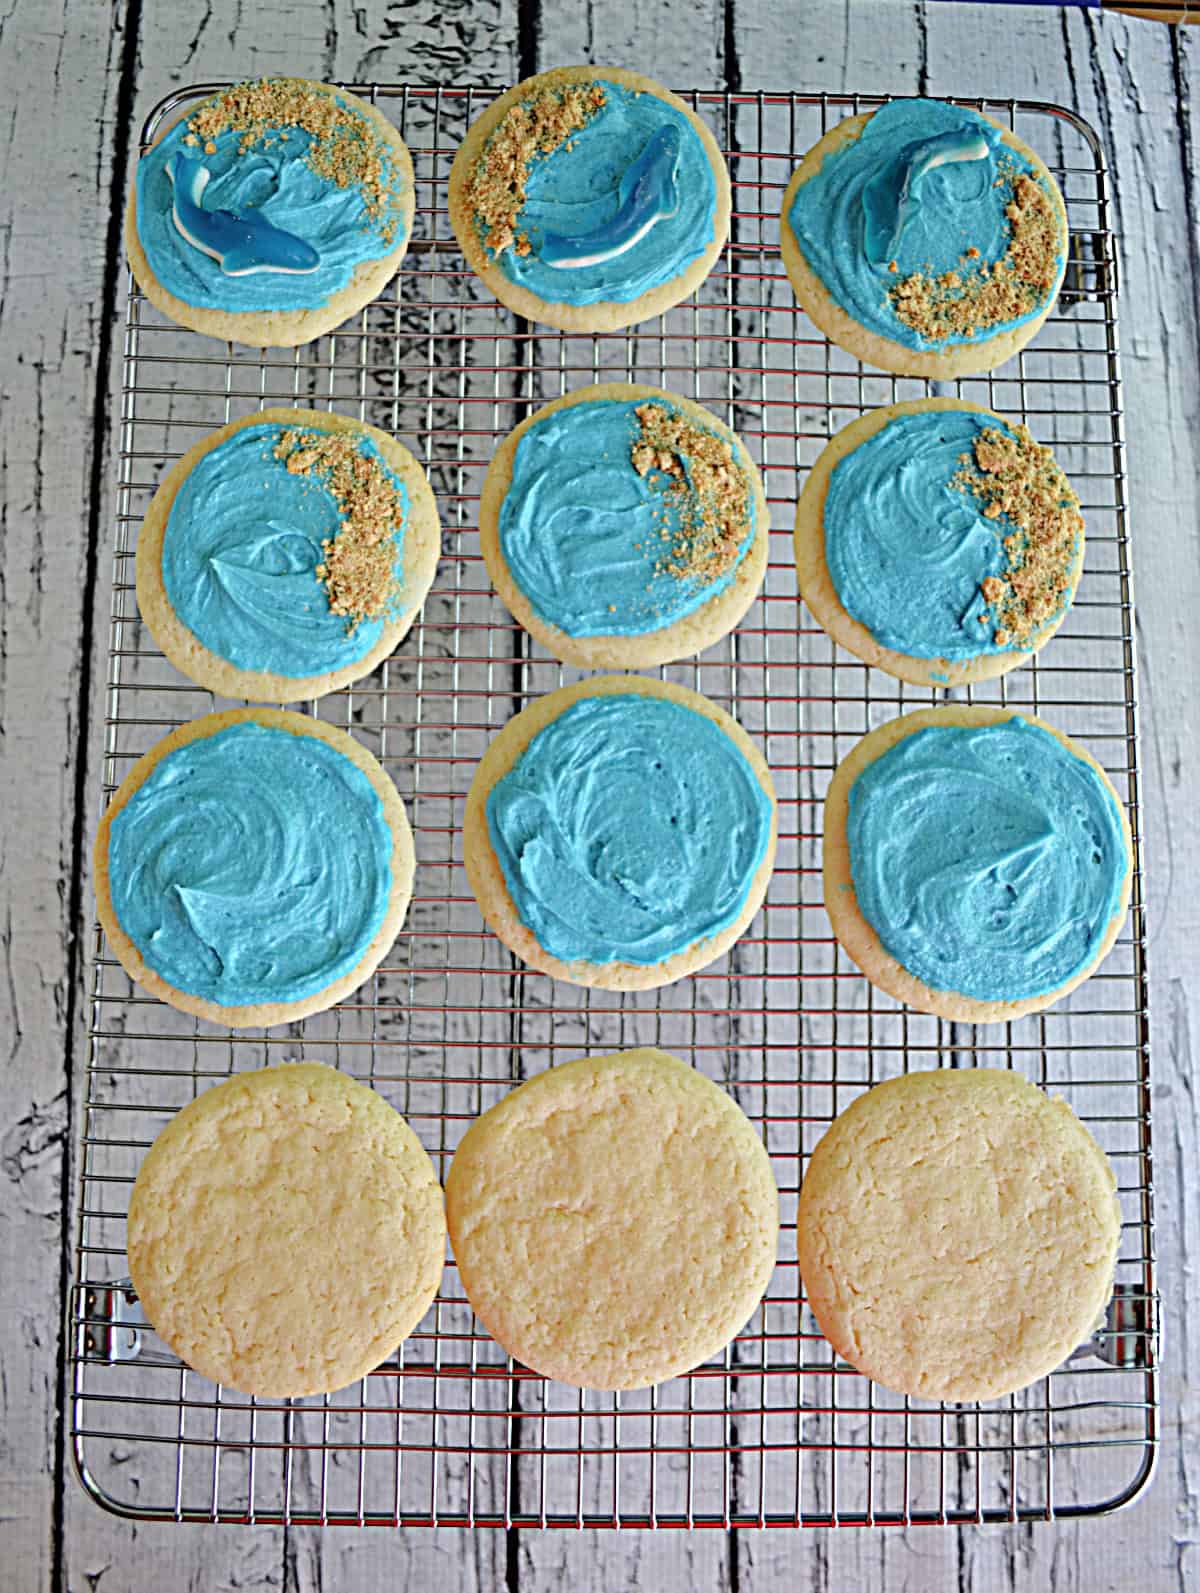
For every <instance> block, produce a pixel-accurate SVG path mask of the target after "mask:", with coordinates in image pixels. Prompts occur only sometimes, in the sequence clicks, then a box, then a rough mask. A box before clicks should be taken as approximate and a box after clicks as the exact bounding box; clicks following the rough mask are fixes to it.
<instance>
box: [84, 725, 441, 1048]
mask: <svg viewBox="0 0 1200 1593" xmlns="http://www.w3.org/2000/svg"><path fill="white" fill-rule="evenodd" d="M414 864H415V859H414V854H413V844H412V834H411V831H410V829H409V824H408V818H407V816H406V814H405V811H404V804H403V803H402V802H401V800H400V797H399V795H398V794H397V791H396V788H395V786H394V785H393V784H392V782H391V780H390V779H389V777H388V776H387V774H386V773H385V772H384V770H383V769H382V768H381V767H380V765H379V764H378V763H377V762H376V760H375V759H374V758H373V757H371V755H370V753H368V752H366V751H365V750H364V749H363V748H362V747H360V746H359V745H358V743H357V742H356V741H355V740H354V739H353V738H352V737H351V736H348V735H347V734H346V733H345V731H343V730H337V729H335V728H334V727H333V726H332V725H327V724H323V723H321V722H320V721H319V720H316V719H310V718H307V717H306V716H304V715H303V714H296V713H288V712H286V711H285V710H283V709H278V708H243V709H234V710H231V711H229V712H226V713H216V714H208V715H206V716H205V717H204V718H202V719H195V720H193V721H192V722H191V723H190V724H186V725H183V726H182V727H181V728H180V729H178V730H175V731H173V732H172V733H171V734H170V735H169V736H165V737H164V738H163V740H161V741H160V742H158V744H157V745H156V746H154V747H152V748H151V749H150V751H149V752H147V753H145V754H144V755H143V756H142V757H141V758H139V759H138V761H137V762H136V763H135V764H134V766H133V768H132V769H131V770H130V771H129V773H128V774H127V775H126V777H125V779H124V781H123V782H122V783H121V786H120V787H119V789H118V790H117V792H116V794H115V795H114V796H113V799H112V801H111V803H110V804H109V806H108V809H107V811H106V812H105V814H104V817H103V819H102V820H101V821H100V828H99V831H98V833H97V836H96V846H95V853H94V866H95V873H96V906H97V910H98V912H99V915H100V921H101V923H102V924H103V926H104V930H105V934H106V935H107V936H108V940H109V944H110V945H111V946H112V948H113V950H114V951H115V952H116V954H117V956H118V958H119V959H120V961H121V964H122V966H123V967H124V969H125V971H126V972H127V973H128V974H129V976H130V977H131V978H132V979H134V980H135V981H136V982H137V983H138V984H140V985H141V986H142V987H143V988H144V989H146V990H148V991H149V992H150V993H151V994H152V995H154V996H157V997H158V998H159V1000H161V1001H166V1002H169V1003H170V1004H171V1005H172V1006H174V1007H178V1008H179V1009H180V1010H181V1011H183V1012H189V1013H192V1014H194V1015H196V1016H197V1017H201V1018H207V1019H208V1020H209V1021H210V1022H213V1023H219V1024H225V1025H228V1026H229V1027H231V1028H248V1027H256V1026H258V1025H270V1024H275V1023H290V1022H292V1021H294V1020H295V1019H297V1018H302V1017H305V1016H307V1015H308V1014H309V1013H313V1012H321V1011H323V1010H324V1009H325V1008H326V1007H331V1006H333V1005H334V1004H335V1003H336V1002H338V1001H340V1000H342V999H343V997H345V996H346V995H348V994H349V993H350V992H351V991H352V990H356V989H357V988H358V986H359V985H360V984H362V983H363V982H364V980H366V979H367V978H369V976H370V975H371V974H372V973H373V972H374V971H375V969H376V967H377V966H378V965H379V963H380V961H381V960H382V958H383V956H384V954H385V953H386V952H387V951H388V949H389V947H390V946H391V944H392V942H393V941H394V940H395V938H396V934H397V933H398V931H399V929H400V925H401V924H402V923H403V921H404V915H405V912H406V911H407V908H408V902H409V897H410V896H411V894H412V880H413V870H414Z"/></svg>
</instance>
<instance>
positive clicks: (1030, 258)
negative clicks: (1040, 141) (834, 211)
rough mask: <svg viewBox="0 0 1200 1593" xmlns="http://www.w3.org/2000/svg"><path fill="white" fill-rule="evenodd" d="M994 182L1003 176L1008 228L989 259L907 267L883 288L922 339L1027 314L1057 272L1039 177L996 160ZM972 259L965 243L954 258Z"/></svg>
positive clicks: (1049, 208) (1052, 217)
mask: <svg viewBox="0 0 1200 1593" xmlns="http://www.w3.org/2000/svg"><path fill="white" fill-rule="evenodd" d="M997 181H998V183H1001V182H1007V183H1008V184H1009V187H1010V190H1011V192H1010V198H1009V202H1008V204H1007V205H1006V206H1005V215H1006V216H1007V218H1008V223H1009V227H1010V228H1011V235H1010V238H1009V243H1008V248H1007V249H1006V250H1005V252H1004V255H1003V257H1002V258H1001V259H1000V260H998V261H997V262H996V264H995V265H994V266H987V265H982V266H978V267H971V268H970V269H968V270H965V271H963V270H960V271H947V272H943V273H942V274H941V275H940V276H936V277H935V276H931V275H930V274H928V273H927V272H924V271H914V272H913V273H912V275H911V276H907V277H904V278H902V279H901V280H900V281H899V282H897V283H896V285H895V286H894V287H892V288H889V289H888V298H889V299H890V300H891V302H892V308H893V309H894V310H895V312H896V314H897V316H898V317H899V318H900V320H901V321H903V322H904V324H905V326H908V327H911V328H912V330H913V331H914V332H916V333H917V334H918V335H919V336H920V337H923V338H925V339H926V340H927V341H929V342H941V341H943V340H944V339H946V338H949V337H973V336H974V335H975V334H976V333H977V332H978V331H979V330H980V329H981V328H983V329H986V328H988V327H993V326H1000V325H1003V324H1005V323H1007V322H1009V321H1016V320H1019V319H1020V318H1021V316H1023V315H1029V314H1030V313H1031V312H1032V311H1034V310H1036V309H1037V308H1038V307H1039V305H1041V304H1042V303H1043V302H1044V300H1045V299H1046V297H1047V295H1048V294H1049V292H1050V290H1051V289H1052V288H1053V286H1054V281H1055V277H1056V276H1057V273H1058V248H1059V229H1058V217H1057V214H1056V212H1055V209H1054V205H1053V202H1052V201H1051V198H1050V195H1049V193H1048V192H1047V191H1046V189H1045V188H1044V187H1043V185H1042V183H1041V181H1040V180H1039V179H1038V178H1036V177H1031V176H1030V175H1029V174H1028V172H1023V171H1021V170H1020V169H1019V168H1018V167H1017V166H1016V165H1015V164H1014V163H1013V162H1012V161H1011V160H1002V161H1001V164H1000V177H999V178H998V179H997ZM978 259H979V250H978V249H976V248H974V247H972V248H970V249H968V250H967V251H966V253H965V254H964V255H962V256H961V258H960V260H959V265H960V266H967V265H968V263H969V262H972V261H975V260H978Z"/></svg>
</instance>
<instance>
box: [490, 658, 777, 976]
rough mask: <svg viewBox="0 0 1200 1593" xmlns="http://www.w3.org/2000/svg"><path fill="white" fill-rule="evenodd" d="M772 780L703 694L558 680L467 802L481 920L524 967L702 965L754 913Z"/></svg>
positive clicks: (765, 858) (563, 972)
mask: <svg viewBox="0 0 1200 1593" xmlns="http://www.w3.org/2000/svg"><path fill="white" fill-rule="evenodd" d="M776 833H777V816H776V801H775V790H774V786H773V784H772V781H771V775H770V771H769V770H768V768H767V765H766V763H765V762H764V761H763V758H762V755H761V753H760V752H759V751H758V748H757V747H756V746H755V745H754V743H753V742H752V741H751V739H750V737H749V736H748V735H747V734H746V732H745V731H744V730H743V729H742V728H741V726H740V725H739V724H738V723H737V721H736V720H734V719H732V718H731V717H730V715H729V714H727V713H725V712H724V711H723V710H722V709H720V708H718V707H717V706H716V704H715V703H712V702H710V701H709V700H708V698H706V697H702V696H701V695H700V693H699V692H694V691H688V690H687V689H686V688H685V687H683V686H676V685H673V684H671V683H669V682H667V681H661V680H652V679H647V678H645V677H644V676H640V675H600V676H596V677H593V678H592V679H589V680H584V681H580V682H578V683H577V684H576V685H573V686H564V687H562V688H561V689H560V690H558V691H554V692H551V693H550V694H549V695H548V696H546V697H542V698H539V699H538V700H537V701H536V702H534V703H532V704H531V705H530V706H529V707H528V708H526V709H524V710H523V711H522V712H521V713H519V714H517V715H516V717H515V718H514V719H511V720H510V721H509V722H508V724H507V725H505V727H504V728H503V730H501V731H500V733H499V734H498V735H497V736H496V737H495V738H494V740H493V741H492V743H491V745H490V746H489V747H488V750H487V752H486V753H485V754H484V756H483V758H482V760H481V761H480V764H479V767H478V769H477V770H476V771H475V777H474V779H473V780H472V782H471V789H470V791H469V792H468V795H467V812H466V821H465V824H464V831H463V861H464V863H465V865H466V870H467V878H468V879H469V880H470V882H471V888H472V890H473V891H474V892H475V898H476V900H477V901H478V903H479V909H480V912H481V913H482V914H483V917H484V919H485V920H486V921H487V923H488V925H489V926H490V927H491V929H492V930H493V931H494V932H495V934H496V935H498V936H499V938H500V939H501V940H502V941H503V942H504V944H505V945H506V946H507V947H508V948H509V950H510V951H512V952H514V953H515V954H516V955H517V956H518V957H520V958H521V960H522V961H523V962H525V963H528V964H529V966H530V967H533V968H537V969H540V970H541V971H542V972H543V973H548V974H551V975H553V977H554V978H556V979H565V980H567V981H569V982H570V983H571V984H577V985H595V986H599V987H601V988H603V989H607V990H650V989H654V988H655V987H656V986H659V985H665V984H671V983H672V982H673V981H674V980H676V979H682V978H683V977H684V976H685V975H686V974H689V973H692V972H694V971H695V970H696V969H698V968H703V967H705V966H706V965H707V964H708V963H710V962H712V961H714V959H716V958H717V957H719V956H721V954H722V953H723V952H725V951H728V949H729V948H730V947H731V946H732V945H733V944H734V942H735V941H736V940H737V939H738V938H739V936H740V935H741V934H742V933H743V932H744V931H745V929H746V927H747V925H748V924H749V923H750V921H751V919H752V918H753V917H754V915H755V913H756V912H757V911H758V909H759V907H760V906H761V905H762V901H763V897H764V896H765V894H766V890H767V884H768V881H769V880H770V877H771V869H772V866H773V863H774V858H775V839H776Z"/></svg>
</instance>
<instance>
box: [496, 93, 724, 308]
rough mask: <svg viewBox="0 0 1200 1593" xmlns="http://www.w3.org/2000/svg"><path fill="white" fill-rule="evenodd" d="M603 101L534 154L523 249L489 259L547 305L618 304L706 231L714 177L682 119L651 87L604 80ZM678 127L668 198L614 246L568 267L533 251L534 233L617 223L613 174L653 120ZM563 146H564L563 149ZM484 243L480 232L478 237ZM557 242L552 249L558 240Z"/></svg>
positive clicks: (671, 271) (712, 211)
mask: <svg viewBox="0 0 1200 1593" xmlns="http://www.w3.org/2000/svg"><path fill="white" fill-rule="evenodd" d="M604 91H605V94H606V96H607V97H606V101H605V104H604V105H603V106H601V108H600V110H598V111H597V112H596V114H595V115H594V116H592V117H591V118H590V119H589V120H588V121H587V122H586V123H585V124H584V126H583V127H582V128H581V129H580V130H579V131H578V132H576V133H572V134H571V136H570V139H569V140H568V141H567V143H566V144H560V145H559V147H558V148H557V149H555V150H552V151H551V153H550V154H549V155H545V156H540V157H537V158H535V159H534V162H533V164H532V166H531V168H530V173H529V180H528V182H527V184H526V188H525V193H526V198H525V203H524V205H523V206H522V208H521V212H520V214H519V216H518V217H517V224H516V229H515V230H516V231H517V232H518V233H522V232H523V233H525V235H526V236H527V237H528V238H529V241H530V243H531V245H532V250H531V252H530V253H529V254H527V255H519V254H518V253H517V252H516V250H515V249H505V250H504V252H503V253H502V254H501V255H500V256H499V260H498V264H499V266H500V268H501V270H502V271H503V272H504V274H505V275H506V276H507V277H508V278H510V280H511V281H513V282H516V283H518V284H519V285H520V286H521V287H524V288H528V289H529V291H530V292H531V293H536V294H537V296H538V297H539V298H540V299H544V300H545V301H546V302H547V303H550V304H595V303H597V302H598V301H600V300H613V301H615V302H616V303H619V304H626V303H628V302H629V300H630V299H636V298H640V297H641V295H642V294H643V293H648V292H649V291H650V289H651V288H657V287H660V286H661V285H662V283H664V282H669V281H670V280H671V279H672V278H673V277H677V276H678V275H679V274H680V272H682V271H684V270H685V269H686V268H687V267H688V266H689V265H691V263H692V261H693V260H698V259H699V258H700V256H701V255H702V254H703V253H704V251H705V249H706V248H707V247H708V246H709V244H710V243H711V242H712V239H713V231H714V227H715V225H716V206H717V185H716V181H715V179H714V177H713V171H712V166H711V164H710V162H709V159H708V154H707V152H706V150H705V148H704V145H703V143H702V142H701V140H700V135H699V134H698V133H697V132H696V129H695V127H694V126H693V125H692V122H691V120H690V119H689V118H688V117H687V116H686V115H685V114H684V113H683V112H682V111H678V110H676V109H675V107H674V106H673V105H668V104H667V103H666V102H665V101H664V100H660V99H659V98H658V96H657V95H655V94H649V93H635V92H634V91H633V90H632V89H627V88H623V87H622V86H621V85H620V84H618V83H608V82H606V83H605V84H604ZM664 126H670V127H674V128H675V129H676V130H677V131H678V133H679V157H678V164H677V166H676V168H675V188H676V192H677V194H678V204H677V207H676V208H675V210H674V212H673V213H672V214H671V215H667V216H662V217H661V219H659V220H657V221H655V223H654V225H653V226H652V227H650V228H649V230H648V231H646V232H645V233H644V234H643V235H642V236H641V237H640V238H638V240H637V242H635V243H634V244H633V245H632V247H630V248H629V249H627V250H626V251H625V252H624V253H623V254H619V255H616V256H615V257H614V258H612V259H609V260H603V261H599V262H597V263H596V264H594V265H583V266H576V267H572V268H569V269H563V268H561V267H555V266H551V265H548V264H546V262H545V261H543V260H542V259H541V258H540V249H541V244H542V238H543V234H544V233H550V234H552V235H553V236H554V237H555V240H556V245H557V240H560V239H562V238H566V239H570V238H571V237H573V236H576V235H579V234H584V233H587V234H592V233H595V232H597V230H600V231H604V230H605V229H612V231H613V236H614V237H616V236H617V229H618V228H619V227H620V225H621V219H622V209H623V207H622V202H621V179H622V178H623V177H624V176H625V174H626V172H627V170H628V169H629V167H630V166H631V165H632V164H633V163H634V162H635V161H636V160H637V159H638V158H639V156H640V155H641V154H642V152H643V151H644V150H645V148H646V146H647V145H648V144H649V142H650V140H651V138H652V137H653V136H654V134H655V133H656V132H658V131H659V130H660V129H661V128H662V127H664ZM568 145H569V146H570V147H568ZM485 241H486V240H485ZM558 247H561V246H560V245H558Z"/></svg>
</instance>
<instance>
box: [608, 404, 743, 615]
mask: <svg viewBox="0 0 1200 1593" xmlns="http://www.w3.org/2000/svg"><path fill="white" fill-rule="evenodd" d="M635 413H636V415H637V418H638V422H639V429H638V432H637V434H636V435H635V437H634V440H633V444H632V447H631V449H630V460H631V462H632V464H633V468H634V469H635V470H636V471H637V473H638V475H639V476H646V477H648V478H649V479H650V481H651V483H652V485H654V486H656V487H658V488H659V489H660V490H661V491H662V492H663V493H664V494H669V495H670V496H671V498H672V500H673V505H674V507H676V508H677V510H678V513H679V526H678V529H677V530H675V529H673V528H672V526H671V522H670V516H669V515H668V514H667V512H666V509H665V507H664V511H663V515H662V522H663V524H662V529H661V530H660V532H659V537H660V539H661V540H662V542H663V543H664V544H666V546H665V548H664V552H663V557H662V559H661V560H660V561H659V562H657V563H656V564H655V574H656V575H660V574H663V573H664V572H665V573H666V574H668V575H673V576H674V577H675V578H676V579H677V580H681V581H684V580H689V581H696V582H698V583H699V584H700V585H703V586H708V585H710V584H711V583H712V582H714V581H717V580H719V579H720V578H721V576H723V575H725V574H727V573H728V572H729V571H730V570H731V569H732V568H733V567H734V565H735V564H736V563H737V559H738V552H739V550H740V548H741V545H742V542H743V540H744V539H745V535H746V532H747V530H748V529H749V526H750V523H751V501H752V500H751V488H750V482H749V480H748V479H747V475H746V472H745V470H744V469H743V468H742V466H741V465H740V464H739V463H738V461H737V459H736V458H735V456H734V451H733V448H732V446H731V444H730V443H728V442H726V440H725V439H724V438H723V437H719V436H718V435H717V434H716V433H715V432H711V431H708V430H707V429H706V428H705V427H703V426H700V425H697V424H696V423H695V422H694V421H692V420H689V419H688V417H687V416H686V415H683V414H680V413H679V412H678V411H677V410H674V409H669V408H668V407H667V406H666V405H665V404H655V403H646V404H639V405H638V407H637V409H636V411H635Z"/></svg>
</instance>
